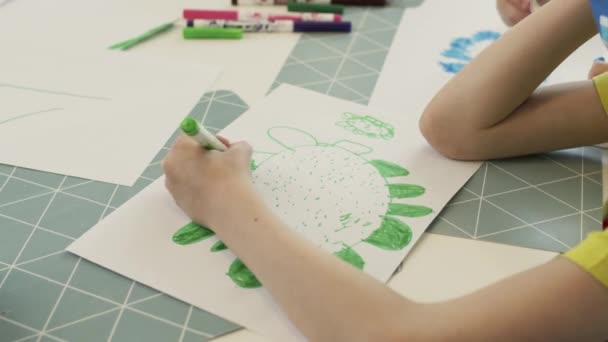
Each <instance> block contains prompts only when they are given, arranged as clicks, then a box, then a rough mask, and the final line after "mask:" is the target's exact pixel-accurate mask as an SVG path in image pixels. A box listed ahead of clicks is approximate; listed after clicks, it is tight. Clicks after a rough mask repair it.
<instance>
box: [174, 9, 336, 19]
mask: <svg viewBox="0 0 608 342" xmlns="http://www.w3.org/2000/svg"><path fill="white" fill-rule="evenodd" d="M183 14H184V19H186V20H196V19H204V20H234V21H252V20H267V21H275V20H291V21H335V22H340V21H342V16H341V15H339V14H333V13H263V12H252V11H235V10H196V9H185V10H184V13H183Z"/></svg>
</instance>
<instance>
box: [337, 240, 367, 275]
mask: <svg viewBox="0 0 608 342" xmlns="http://www.w3.org/2000/svg"><path fill="white" fill-rule="evenodd" d="M334 255H335V256H337V257H338V258H340V259H342V260H343V261H346V262H347V263H349V264H351V265H353V266H355V267H356V268H358V269H360V270H362V269H363V267H364V266H365V261H364V260H363V258H362V257H361V256H360V255H359V254H357V252H355V250H354V249H352V248H350V247H349V246H346V245H345V246H344V248H343V249H342V250H341V251H339V252H336V253H334Z"/></svg>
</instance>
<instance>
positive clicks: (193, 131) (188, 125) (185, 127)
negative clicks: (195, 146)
mask: <svg viewBox="0 0 608 342" xmlns="http://www.w3.org/2000/svg"><path fill="white" fill-rule="evenodd" d="M180 127H181V129H182V131H184V133H186V135H189V136H194V135H197V134H198V123H197V122H196V120H194V119H193V118H185V119H184V120H183V121H182V123H181V125H180Z"/></svg>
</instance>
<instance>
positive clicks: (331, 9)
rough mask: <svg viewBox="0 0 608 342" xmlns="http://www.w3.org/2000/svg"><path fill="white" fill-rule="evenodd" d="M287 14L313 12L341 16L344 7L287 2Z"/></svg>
mask: <svg viewBox="0 0 608 342" xmlns="http://www.w3.org/2000/svg"><path fill="white" fill-rule="evenodd" d="M287 10H288V11H289V12H314V13H335V14H343V13H344V6H342V5H332V4H313V3H304V2H289V3H288V4H287Z"/></svg>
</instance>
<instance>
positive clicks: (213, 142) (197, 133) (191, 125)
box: [180, 118, 227, 152]
mask: <svg viewBox="0 0 608 342" xmlns="http://www.w3.org/2000/svg"><path fill="white" fill-rule="evenodd" d="M180 127H181V129H182V131H183V132H184V133H185V134H186V135H187V136H189V137H190V138H192V139H194V140H195V141H196V142H198V143H199V144H201V146H202V147H204V148H206V149H207V150H218V151H222V152H223V151H226V149H227V148H226V145H224V144H223V143H222V142H221V141H220V140H219V139H218V138H216V137H215V135H213V134H211V133H209V131H208V130H206V129H205V127H203V126H201V125H200V124H199V123H198V121H196V120H194V119H193V118H185V119H184V121H182V124H181V125H180Z"/></svg>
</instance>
